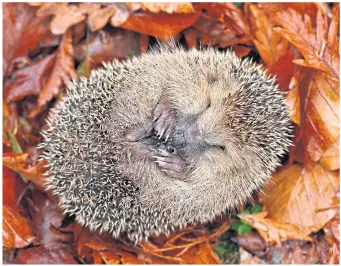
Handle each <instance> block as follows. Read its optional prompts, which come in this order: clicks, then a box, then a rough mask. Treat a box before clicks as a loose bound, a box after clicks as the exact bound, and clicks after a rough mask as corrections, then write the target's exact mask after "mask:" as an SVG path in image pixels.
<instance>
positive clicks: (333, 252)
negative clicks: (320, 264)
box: [328, 243, 340, 265]
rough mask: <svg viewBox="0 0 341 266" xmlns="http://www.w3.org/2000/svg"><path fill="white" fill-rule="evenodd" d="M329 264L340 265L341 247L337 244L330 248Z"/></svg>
mask: <svg viewBox="0 0 341 266" xmlns="http://www.w3.org/2000/svg"><path fill="white" fill-rule="evenodd" d="M328 264H337V265H339V264H340V247H338V246H337V244H335V243H334V244H333V245H332V246H331V247H330V248H329V253H328Z"/></svg>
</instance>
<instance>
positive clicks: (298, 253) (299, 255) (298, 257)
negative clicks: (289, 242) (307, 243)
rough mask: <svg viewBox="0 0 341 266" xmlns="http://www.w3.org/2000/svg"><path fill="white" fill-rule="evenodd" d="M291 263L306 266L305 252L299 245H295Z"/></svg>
mask: <svg viewBox="0 0 341 266" xmlns="http://www.w3.org/2000/svg"><path fill="white" fill-rule="evenodd" d="M291 262H292V264H304V257H303V252H302V249H301V247H300V246H299V245H295V247H294V251H293V254H292V260H291Z"/></svg>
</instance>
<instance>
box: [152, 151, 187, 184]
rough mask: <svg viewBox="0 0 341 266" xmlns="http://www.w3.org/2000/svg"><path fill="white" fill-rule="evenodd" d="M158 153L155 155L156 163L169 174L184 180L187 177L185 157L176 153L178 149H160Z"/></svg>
mask: <svg viewBox="0 0 341 266" xmlns="http://www.w3.org/2000/svg"><path fill="white" fill-rule="evenodd" d="M158 153H159V154H158V155H157V156H153V158H154V159H155V163H156V164H157V165H158V166H159V167H160V168H161V169H162V171H164V172H165V173H167V174H168V175H169V176H171V177H174V178H177V179H180V180H184V179H185V171H186V162H185V160H184V159H182V158H181V157H180V155H178V154H176V151H175V150H174V149H173V152H170V151H166V150H162V149H159V150H158Z"/></svg>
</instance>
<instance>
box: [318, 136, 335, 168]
mask: <svg viewBox="0 0 341 266" xmlns="http://www.w3.org/2000/svg"><path fill="white" fill-rule="evenodd" d="M320 163H321V165H322V166H323V167H324V168H326V169H328V170H337V169H340V138H337V140H336V142H335V143H334V144H332V146H330V147H329V148H328V150H326V151H325V153H324V154H323V155H322V157H321V159H320Z"/></svg>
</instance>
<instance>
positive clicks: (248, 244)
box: [236, 232, 265, 251]
mask: <svg viewBox="0 0 341 266" xmlns="http://www.w3.org/2000/svg"><path fill="white" fill-rule="evenodd" d="M236 237H237V240H238V244H239V246H240V247H242V248H246V249H247V250H250V251H259V250H264V249H265V243H264V240H263V239H262V238H261V237H260V236H259V234H258V233H256V232H251V233H249V234H247V235H237V236H236Z"/></svg>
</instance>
